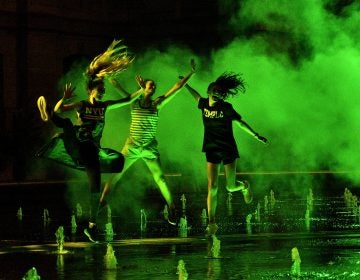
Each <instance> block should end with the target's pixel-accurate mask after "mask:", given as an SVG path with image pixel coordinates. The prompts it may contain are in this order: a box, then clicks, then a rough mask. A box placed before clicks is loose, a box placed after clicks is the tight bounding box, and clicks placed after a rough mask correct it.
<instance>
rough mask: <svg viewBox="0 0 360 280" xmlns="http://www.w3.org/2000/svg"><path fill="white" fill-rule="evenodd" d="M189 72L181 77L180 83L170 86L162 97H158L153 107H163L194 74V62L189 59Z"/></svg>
mask: <svg viewBox="0 0 360 280" xmlns="http://www.w3.org/2000/svg"><path fill="white" fill-rule="evenodd" d="M190 66H191V71H190V72H189V73H188V74H187V75H186V76H185V77H182V79H181V80H180V81H178V82H177V83H176V84H175V85H173V86H172V88H171V89H169V90H168V91H167V92H166V93H165V94H164V95H162V96H159V97H158V98H157V99H156V100H155V101H154V104H155V105H161V106H164V105H165V104H166V103H167V102H169V101H170V100H171V99H172V98H173V97H174V96H175V93H177V92H179V90H180V89H181V88H182V87H183V86H184V85H185V84H186V83H187V82H188V80H189V79H190V78H191V76H192V75H193V74H194V73H195V66H196V65H195V61H194V59H191V61H190Z"/></svg>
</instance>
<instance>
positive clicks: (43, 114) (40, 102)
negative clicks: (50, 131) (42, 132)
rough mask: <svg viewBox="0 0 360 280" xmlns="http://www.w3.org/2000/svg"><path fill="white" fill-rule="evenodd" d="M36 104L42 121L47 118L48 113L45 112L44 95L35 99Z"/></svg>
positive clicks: (45, 120)
mask: <svg viewBox="0 0 360 280" xmlns="http://www.w3.org/2000/svg"><path fill="white" fill-rule="evenodd" d="M37 106H38V109H39V112H40V117H41V119H42V120H43V121H44V122H47V121H48V120H49V115H48V113H47V112H46V100H45V97H44V96H40V97H39V98H38V100H37Z"/></svg>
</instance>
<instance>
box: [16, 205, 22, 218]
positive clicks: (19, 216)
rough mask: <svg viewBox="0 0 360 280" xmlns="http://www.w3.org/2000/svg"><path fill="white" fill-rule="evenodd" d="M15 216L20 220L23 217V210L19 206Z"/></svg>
mask: <svg viewBox="0 0 360 280" xmlns="http://www.w3.org/2000/svg"><path fill="white" fill-rule="evenodd" d="M16 216H17V218H18V220H19V221H22V219H23V211H22V208H21V207H19V209H18V211H17V214H16Z"/></svg>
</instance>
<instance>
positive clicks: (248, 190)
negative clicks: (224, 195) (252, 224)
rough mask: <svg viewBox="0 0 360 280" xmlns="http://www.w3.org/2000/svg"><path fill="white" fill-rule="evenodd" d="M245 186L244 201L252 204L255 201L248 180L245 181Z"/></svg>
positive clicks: (243, 190) (243, 191)
mask: <svg viewBox="0 0 360 280" xmlns="http://www.w3.org/2000/svg"><path fill="white" fill-rule="evenodd" d="M244 185H245V188H244V189H242V190H241V192H242V194H243V196H244V201H245V203H246V204H250V203H251V202H252V201H253V192H252V189H251V186H250V183H249V182H248V181H244Z"/></svg>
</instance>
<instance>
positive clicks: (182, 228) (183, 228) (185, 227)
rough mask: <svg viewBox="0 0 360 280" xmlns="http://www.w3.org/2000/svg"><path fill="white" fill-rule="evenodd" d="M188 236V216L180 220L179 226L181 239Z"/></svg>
mask: <svg viewBox="0 0 360 280" xmlns="http://www.w3.org/2000/svg"><path fill="white" fill-rule="evenodd" d="M187 234H188V225H187V219H186V216H183V217H181V218H180V224H179V237H187Z"/></svg>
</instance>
